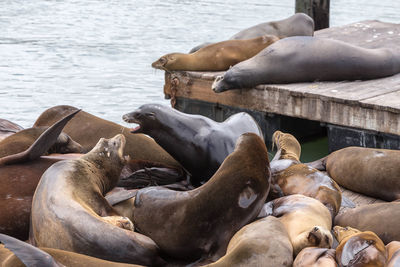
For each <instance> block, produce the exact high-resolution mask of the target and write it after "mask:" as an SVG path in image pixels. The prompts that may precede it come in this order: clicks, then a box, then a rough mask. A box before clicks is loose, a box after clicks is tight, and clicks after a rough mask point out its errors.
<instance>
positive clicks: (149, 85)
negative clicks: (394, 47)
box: [0, 0, 400, 127]
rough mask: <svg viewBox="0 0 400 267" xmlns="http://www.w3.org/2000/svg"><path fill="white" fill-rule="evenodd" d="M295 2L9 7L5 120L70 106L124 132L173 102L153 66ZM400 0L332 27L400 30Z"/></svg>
mask: <svg viewBox="0 0 400 267" xmlns="http://www.w3.org/2000/svg"><path fill="white" fill-rule="evenodd" d="M294 3H295V0H274V1H255V0H249V1H242V0H231V1H221V0H197V1H187V0H186V1H184V0H162V1H160V0H87V1H81V0H79V1H78V0H58V1H56V0H34V1H26V0H1V1H0V118H4V119H8V120H11V121H13V122H16V123H19V124H20V125H22V126H23V127H30V126H31V125H32V124H33V122H34V121H35V119H36V118H37V117H38V116H39V115H40V113H41V112H42V111H44V110H45V109H47V108H49V107H52V106H55V105H60V104H67V105H73V106H76V107H79V108H82V109H84V110H85V111H88V112H90V113H93V114H95V115H98V116H101V117H103V118H106V119H109V120H112V121H114V122H117V123H121V124H124V123H123V121H122V119H121V116H122V115H123V114H125V113H127V112H130V111H132V110H133V109H135V108H137V107H139V106H140V105H142V104H144V103H150V102H156V103H163V104H166V105H169V101H167V100H164V95H163V84H164V73H163V71H155V70H154V69H152V68H151V67H150V64H151V62H153V61H155V60H156V59H158V58H159V57H160V56H162V55H163V54H166V53H171V52H186V51H188V50H190V49H191V48H192V47H193V46H195V45H197V44H199V43H202V42H205V41H221V40H225V39H227V38H229V37H230V36H231V35H233V34H234V33H236V32H238V31H239V30H241V29H244V28H247V27H250V26H252V25H255V24H258V23H261V22H265V21H270V20H279V19H283V18H286V17H288V16H290V15H292V14H293V13H294ZM399 11H400V1H399V0H395V1H394V0H393V1H392V0H380V1H377V0H332V1H331V13H330V14H331V17H330V23H331V26H338V25H344V24H348V23H352V22H356V21H360V20H366V19H378V20H382V21H386V22H394V23H400V12H399Z"/></svg>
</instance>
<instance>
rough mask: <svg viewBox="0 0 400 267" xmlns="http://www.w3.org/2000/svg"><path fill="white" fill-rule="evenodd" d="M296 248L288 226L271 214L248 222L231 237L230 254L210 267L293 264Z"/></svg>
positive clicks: (228, 252)
mask: <svg viewBox="0 0 400 267" xmlns="http://www.w3.org/2000/svg"><path fill="white" fill-rule="evenodd" d="M292 262H293V248H292V243H290V239H289V236H288V233H287V232H286V229H285V226H284V225H283V224H282V223H281V222H280V221H279V220H278V219H277V218H275V217H273V216H268V217H266V218H263V219H260V220H257V221H255V222H252V223H251V224H248V225H246V226H244V227H243V228H242V229H240V230H239V231H238V232H237V233H236V234H235V235H234V236H233V237H232V239H231V241H229V244H228V249H227V251H226V255H225V256H223V257H222V258H220V259H219V260H218V261H216V262H215V263H212V264H209V265H207V266H210V267H222V266H237V267H239V266H243V267H245V266H264V267H268V266H270V267H276V266H288V267H289V266H292Z"/></svg>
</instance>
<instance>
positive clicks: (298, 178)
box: [271, 131, 342, 218]
mask: <svg viewBox="0 0 400 267" xmlns="http://www.w3.org/2000/svg"><path fill="white" fill-rule="evenodd" d="M272 142H273V144H275V145H276V147H277V153H276V155H275V157H274V159H273V160H272V161H271V172H272V179H271V181H272V184H273V187H272V188H273V190H275V191H278V194H281V195H284V196H287V195H292V194H302V195H305V196H308V197H312V198H315V199H317V200H319V201H321V203H322V204H324V205H325V206H326V207H327V208H328V210H329V212H330V213H331V216H332V218H334V217H335V215H336V214H337V213H338V212H339V209H340V205H341V202H342V193H341V192H340V188H339V186H338V185H337V184H336V182H335V181H334V180H332V179H331V178H330V177H329V176H328V175H326V174H325V173H323V172H320V171H318V170H317V169H314V168H311V167H309V166H307V165H305V164H303V163H301V162H300V153H301V147H300V143H299V142H298V141H297V139H296V138H295V137H294V136H293V135H291V134H288V133H283V132H281V131H276V132H275V133H274V134H273V136H272Z"/></svg>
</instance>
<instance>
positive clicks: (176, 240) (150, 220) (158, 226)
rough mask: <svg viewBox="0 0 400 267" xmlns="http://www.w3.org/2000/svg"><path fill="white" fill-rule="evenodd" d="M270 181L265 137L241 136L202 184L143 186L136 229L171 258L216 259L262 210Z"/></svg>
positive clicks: (137, 210) (136, 208) (139, 197)
mask: <svg viewBox="0 0 400 267" xmlns="http://www.w3.org/2000/svg"><path fill="white" fill-rule="evenodd" d="M269 179H270V171H269V164H268V153H267V148H266V147H265V144H264V141H263V140H262V139H261V138H260V137H259V136H258V135H256V134H253V133H246V134H243V135H242V136H241V137H240V138H239V139H238V141H237V143H236V148H235V150H234V151H233V152H232V153H231V154H230V155H229V156H228V157H227V158H226V159H225V160H224V162H223V163H222V165H221V167H220V168H219V169H218V171H217V172H216V173H215V174H214V175H213V177H211V179H210V180H209V181H208V182H207V183H205V184H204V185H202V186H200V187H198V188H196V189H194V190H191V191H186V192H179V191H173V190H169V189H165V188H161V187H148V188H145V189H141V190H139V191H138V193H137V195H136V198H135V206H134V211H133V216H134V222H135V227H136V229H137V231H138V232H140V233H143V234H145V235H147V236H149V237H150V238H152V239H153V240H154V241H155V242H156V243H157V245H158V246H159V247H160V249H161V250H162V251H163V252H164V253H166V254H167V255H169V256H170V257H174V258H178V259H184V260H196V259H200V260H201V259H205V258H210V259H211V260H213V261H215V260H216V259H218V258H219V257H221V256H223V255H224V254H225V251H226V248H227V245H228V243H229V240H230V239H231V238H232V236H233V235H234V234H235V232H236V231H238V230H239V229H240V228H241V227H243V226H244V225H246V224H247V223H249V222H251V221H252V220H253V219H255V218H256V216H257V214H258V213H259V212H260V210H261V208H262V205H263V204H264V202H265V200H266V198H267V195H268V191H269ZM321 205H322V204H321ZM165 229H168V230H165Z"/></svg>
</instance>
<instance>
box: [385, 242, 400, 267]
mask: <svg viewBox="0 0 400 267" xmlns="http://www.w3.org/2000/svg"><path fill="white" fill-rule="evenodd" d="M386 251H387V254H388V256H387V265H386V266H387V267H396V266H400V242H399V241H392V242H390V243H389V244H387V245H386Z"/></svg>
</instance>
